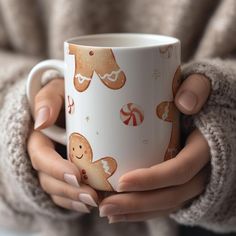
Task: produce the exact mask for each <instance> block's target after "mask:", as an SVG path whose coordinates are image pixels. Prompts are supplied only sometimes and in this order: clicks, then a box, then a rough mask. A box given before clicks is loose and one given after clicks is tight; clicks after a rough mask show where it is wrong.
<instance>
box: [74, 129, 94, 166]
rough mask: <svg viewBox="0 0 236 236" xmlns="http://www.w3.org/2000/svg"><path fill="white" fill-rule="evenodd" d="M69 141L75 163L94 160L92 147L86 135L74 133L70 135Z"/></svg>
mask: <svg viewBox="0 0 236 236" xmlns="http://www.w3.org/2000/svg"><path fill="white" fill-rule="evenodd" d="M69 143H70V144H69V152H70V159H71V161H72V162H73V163H78V162H79V161H89V162H91V161H92V155H93V154H92V149H91V147H90V144H89V143H88V141H87V140H86V138H85V137H83V136H82V135H79V134H75V133H74V134H73V135H71V136H70V142H69Z"/></svg>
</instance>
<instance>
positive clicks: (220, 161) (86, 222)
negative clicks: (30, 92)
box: [0, 0, 236, 236]
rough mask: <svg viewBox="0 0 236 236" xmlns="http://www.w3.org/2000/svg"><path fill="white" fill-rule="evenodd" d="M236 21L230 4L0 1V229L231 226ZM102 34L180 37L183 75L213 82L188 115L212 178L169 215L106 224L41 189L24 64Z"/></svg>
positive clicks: (234, 224)
mask: <svg viewBox="0 0 236 236" xmlns="http://www.w3.org/2000/svg"><path fill="white" fill-rule="evenodd" d="M235 25H236V1H235V0H221V1H220V0H197V1H193V0H169V1H166V0H119V1H116V0H94V1H89V0H51V1H49V0H20V1H19V0H0V225H4V226H5V227H10V228H15V229H17V230H30V231H37V232H40V235H49V236H52V235H57V236H60V235H61V236H62V235H63V236H64V235H65V236H67V235H70V236H73V235H76V236H78V235H98V236H99V235H103V236H106V235H109V236H111V235H123V236H125V235H132V234H133V235H149V234H150V235H153V236H154V235H158V236H159V235H174V234H175V233H176V231H175V229H176V225H175V223H174V222H178V223H181V224H186V225H198V226H201V227H205V228H208V229H211V230H213V231H218V232H229V231H236V184H235V182H236V59H235V53H236V26H235ZM103 32H145V33H158V34H165V35H171V36H175V37H178V38H179V39H180V40H181V42H182V59H183V63H184V66H183V76H184V78H186V77H187V76H188V75H190V74H192V73H201V74H204V75H205V76H207V77H208V78H209V80H210V81H211V84H212V91H211V95H210V97H209V99H208V102H207V104H206V105H205V106H204V108H203V110H202V111H201V112H200V113H199V114H197V115H195V116H194V122H195V125H196V126H197V127H198V128H199V129H200V131H201V132H202V134H203V135H204V137H205V138H206V139H207V142H208V144H209V146H210V149H211V173H210V179H209V183H208V184H207V187H206V190H205V192H204V193H203V194H202V195H201V196H199V197H197V198H196V199H195V200H194V201H193V202H192V203H191V204H190V205H189V206H188V207H187V208H184V209H181V210H179V211H178V212H177V213H176V214H173V215H171V218H172V220H167V219H154V220H152V221H149V222H147V223H145V222H144V223H142V224H136V223H133V224H125V223H123V224H122V223H121V224H115V225H112V226H110V225H108V224H107V221H106V220H105V219H100V218H99V216H98V212H97V210H94V212H93V213H91V214H89V215H83V214H77V213H71V212H68V211H66V210H63V209H61V208H59V207H57V206H56V205H55V204H54V203H53V202H52V201H51V199H50V197H49V196H48V195H47V194H45V193H44V192H43V190H42V189H41V188H40V185H39V182H38V179H37V173H36V172H35V171H34V170H33V168H32V166H31V163H30V160H29V158H28V156H27V152H26V143H27V137H28V134H29V128H30V125H31V123H32V122H31V118H30V113H29V107H28V104H27V101H26V97H25V83H26V77H27V74H28V72H29V70H30V68H31V67H32V66H33V65H34V64H35V63H36V62H38V61H39V60H42V59H44V58H62V54H63V50H62V43H63V41H64V40H65V39H68V38H70V37H73V36H77V35H82V34H90V33H103Z"/></svg>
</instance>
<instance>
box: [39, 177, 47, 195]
mask: <svg viewBox="0 0 236 236" xmlns="http://www.w3.org/2000/svg"><path fill="white" fill-rule="evenodd" d="M39 183H40V186H41V188H42V189H43V190H44V191H45V192H47V189H48V181H47V179H46V178H45V175H43V174H39Z"/></svg>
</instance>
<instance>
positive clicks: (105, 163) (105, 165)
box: [101, 160, 111, 175]
mask: <svg viewBox="0 0 236 236" xmlns="http://www.w3.org/2000/svg"><path fill="white" fill-rule="evenodd" d="M101 162H102V167H103V169H104V171H105V172H106V173H107V174H109V175H110V174H111V172H110V171H109V169H110V167H109V165H108V163H107V161H104V160H101Z"/></svg>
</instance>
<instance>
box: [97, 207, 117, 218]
mask: <svg viewBox="0 0 236 236" xmlns="http://www.w3.org/2000/svg"><path fill="white" fill-rule="evenodd" d="M99 211H100V214H99V215H100V217H104V216H108V215H114V214H117V213H118V212H119V209H118V208H117V206H116V205H114V204H106V205H103V206H101V207H100V209H99Z"/></svg>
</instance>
